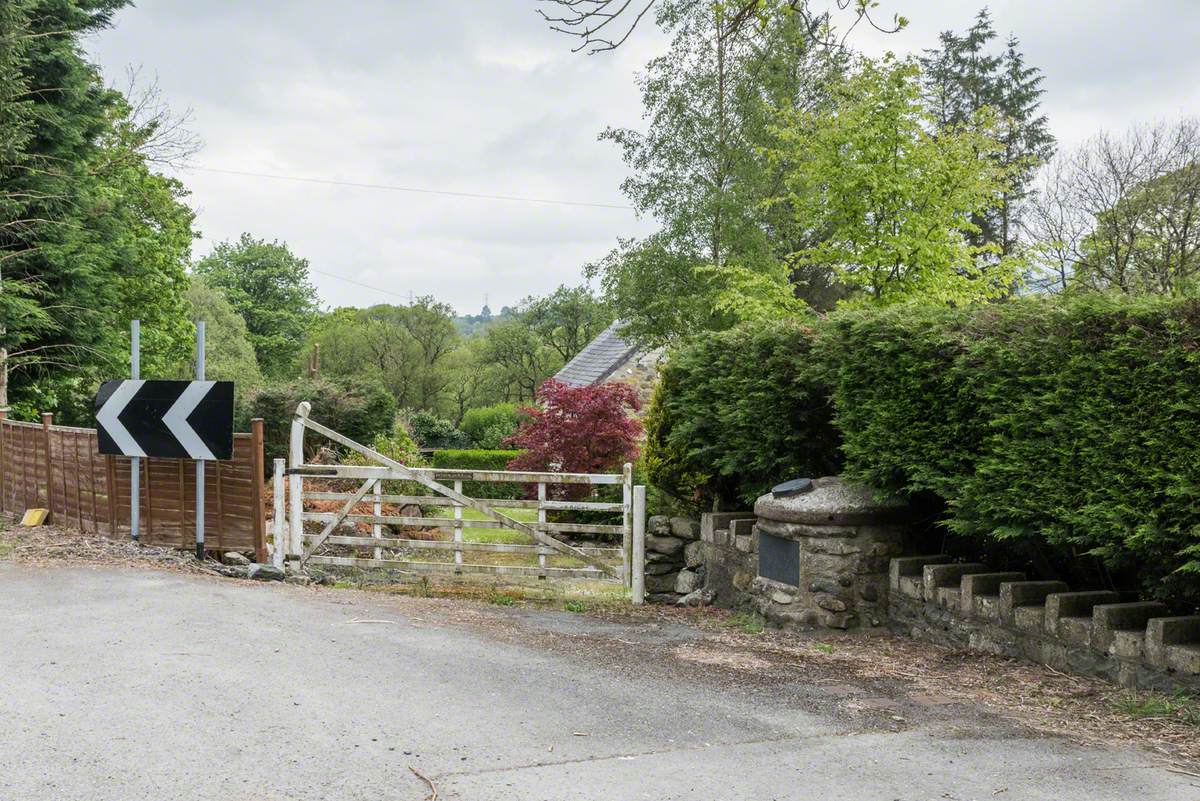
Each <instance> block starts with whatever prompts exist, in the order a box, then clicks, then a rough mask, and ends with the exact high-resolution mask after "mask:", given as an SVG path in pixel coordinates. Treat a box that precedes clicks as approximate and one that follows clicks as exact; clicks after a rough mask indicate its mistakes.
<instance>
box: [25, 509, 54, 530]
mask: <svg viewBox="0 0 1200 801" xmlns="http://www.w3.org/2000/svg"><path fill="white" fill-rule="evenodd" d="M49 514H50V510H49V509H26V510H25V514H24V515H23V516H22V517H21V525H22V526H29V527H30V528H32V527H34V526H40V525H41V524H42V523H45V522H46V517H47V516H48V515H49Z"/></svg>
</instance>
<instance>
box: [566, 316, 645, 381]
mask: <svg viewBox="0 0 1200 801" xmlns="http://www.w3.org/2000/svg"><path fill="white" fill-rule="evenodd" d="M621 325H622V322H621V321H620V320H617V321H616V322H614V323H613V324H612V325H610V326H609V327H608V328H605V329H604V330H603V331H601V332H600V333H599V334H597V335H596V338H595V339H593V340H592V341H591V342H589V343H588V344H587V345H586V346H585V347H584V349H583V350H581V351H579V353H577V354H575V358H573V359H571V361H569V362H567V363H566V364H565V365H563V368H562V369H561V370H559V371H558V372H557V373H555V375H554V377H555V378H557V379H558V380H559V381H562V382H563V383H565V384H570V385H571V386H573V387H586V386H591V385H592V384H600V383H603V382H604V381H606V380H607V379H608V378H609V377H611V376H612V374H613V373H614V372H616V370H617V368H619V367H620V366H621V365H623V364H625V363H626V362H627V361H629V359H630V358H631V357H632V356H633V355H634V354H635V353H636V352H637V346H636V345H632V344H630V343H629V342H626V341H625V340H624V339H622V338H621V337H620V336H619V335H618V334H617V330H618V329H619V328H620V327H621Z"/></svg>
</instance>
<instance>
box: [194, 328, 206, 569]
mask: <svg viewBox="0 0 1200 801" xmlns="http://www.w3.org/2000/svg"><path fill="white" fill-rule="evenodd" d="M196 380H197V381H203V380H204V321H203V320H197V321H196ZM196 558H197V559H199V560H200V561H201V562H203V561H204V460H203V459H197V460H196Z"/></svg>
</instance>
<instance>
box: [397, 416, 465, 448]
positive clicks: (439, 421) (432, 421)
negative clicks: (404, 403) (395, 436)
mask: <svg viewBox="0 0 1200 801" xmlns="http://www.w3.org/2000/svg"><path fill="white" fill-rule="evenodd" d="M406 422H407V424H408V430H409V432H410V433H411V434H412V438H413V439H415V440H416V441H417V444H418V445H420V446H421V447H422V448H465V447H467V446H468V445H469V444H470V442H469V441H468V440H469V438H468V437H467V435H466V434H464V433H463V432H462V431H459V430H458V429H457V428H455V427H454V423H452V422H450V421H449V420H447V419H446V418H444V417H438V416H437V415H436V414H434V413H433V412H428V411H417V412H414V411H410V412H408V414H407V420H406Z"/></svg>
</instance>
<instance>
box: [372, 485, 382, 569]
mask: <svg viewBox="0 0 1200 801" xmlns="http://www.w3.org/2000/svg"><path fill="white" fill-rule="evenodd" d="M372 490H373V491H374V501H375V503H374V504H373V505H372V506H371V513H372V514H373V515H375V520H374V522H372V523H371V536H372V537H374V538H375V539H379V538H380V537H382V536H383V527H382V526H381V525H379V516H380V515H382V514H383V498H382V497H381V493H382V492H383V482H382V481H379V480H376V481H375V486H374V487H372ZM372 553H374V555H375V558H376V559H382V558H383V549H382V548H376V549H375V550H374V551H373V552H372Z"/></svg>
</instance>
